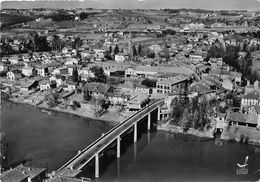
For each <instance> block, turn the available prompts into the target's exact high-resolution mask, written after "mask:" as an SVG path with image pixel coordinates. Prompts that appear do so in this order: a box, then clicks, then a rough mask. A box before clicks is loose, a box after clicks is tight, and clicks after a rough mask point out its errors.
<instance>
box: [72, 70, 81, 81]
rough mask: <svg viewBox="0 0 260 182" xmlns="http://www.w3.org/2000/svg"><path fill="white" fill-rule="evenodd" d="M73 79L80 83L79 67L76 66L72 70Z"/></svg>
mask: <svg viewBox="0 0 260 182" xmlns="http://www.w3.org/2000/svg"><path fill="white" fill-rule="evenodd" d="M72 81H73V82H75V83H78V81H79V74H78V69H77V68H76V67H74V68H73V71H72Z"/></svg>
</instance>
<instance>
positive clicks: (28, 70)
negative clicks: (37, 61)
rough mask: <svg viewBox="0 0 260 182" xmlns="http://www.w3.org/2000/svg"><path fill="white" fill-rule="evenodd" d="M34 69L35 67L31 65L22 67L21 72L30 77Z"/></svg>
mask: <svg viewBox="0 0 260 182" xmlns="http://www.w3.org/2000/svg"><path fill="white" fill-rule="evenodd" d="M34 71H35V69H34V68H33V67H29V66H28V67H23V68H22V74H23V75H24V76H28V77H30V76H33V75H34Z"/></svg>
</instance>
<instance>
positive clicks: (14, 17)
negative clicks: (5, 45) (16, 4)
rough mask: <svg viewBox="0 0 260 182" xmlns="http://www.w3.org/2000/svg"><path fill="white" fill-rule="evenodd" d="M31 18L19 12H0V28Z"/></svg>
mask: <svg viewBox="0 0 260 182" xmlns="http://www.w3.org/2000/svg"><path fill="white" fill-rule="evenodd" d="M31 20H33V18H32V17H29V16H25V15H20V14H0V22H1V28H4V27H7V26H10V25H14V24H18V23H24V22H28V21H31Z"/></svg>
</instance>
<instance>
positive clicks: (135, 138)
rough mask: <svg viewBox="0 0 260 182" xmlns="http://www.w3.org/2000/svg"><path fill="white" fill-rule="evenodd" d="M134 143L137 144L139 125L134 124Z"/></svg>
mask: <svg viewBox="0 0 260 182" xmlns="http://www.w3.org/2000/svg"><path fill="white" fill-rule="evenodd" d="M134 142H135V143H136V142H137V123H135V124H134Z"/></svg>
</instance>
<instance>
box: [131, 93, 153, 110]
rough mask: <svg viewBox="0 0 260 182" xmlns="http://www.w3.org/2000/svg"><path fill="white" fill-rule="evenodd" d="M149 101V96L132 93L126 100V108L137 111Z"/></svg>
mask: <svg viewBox="0 0 260 182" xmlns="http://www.w3.org/2000/svg"><path fill="white" fill-rule="evenodd" d="M148 102H149V97H148V95H146V94H132V95H131V97H130V98H129V100H128V101H127V106H126V107H127V109H128V110H129V111H138V110H140V109H142V108H143V107H145V105H146V104H147V103H148Z"/></svg>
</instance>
